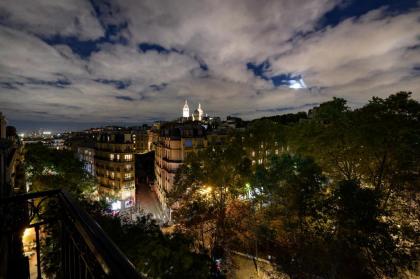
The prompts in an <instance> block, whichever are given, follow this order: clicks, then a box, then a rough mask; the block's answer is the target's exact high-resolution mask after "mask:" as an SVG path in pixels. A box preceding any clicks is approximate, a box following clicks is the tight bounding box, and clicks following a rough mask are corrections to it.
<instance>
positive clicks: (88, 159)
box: [77, 146, 95, 176]
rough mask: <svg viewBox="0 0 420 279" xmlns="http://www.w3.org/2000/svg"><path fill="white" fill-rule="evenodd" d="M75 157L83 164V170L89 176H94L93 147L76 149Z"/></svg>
mask: <svg viewBox="0 0 420 279" xmlns="http://www.w3.org/2000/svg"><path fill="white" fill-rule="evenodd" d="M77 155H78V157H79V160H80V161H81V162H83V167H84V169H85V170H86V171H87V172H88V173H90V174H91V175H93V176H94V175H95V149H94V148H93V147H82V146H80V147H78V148H77Z"/></svg>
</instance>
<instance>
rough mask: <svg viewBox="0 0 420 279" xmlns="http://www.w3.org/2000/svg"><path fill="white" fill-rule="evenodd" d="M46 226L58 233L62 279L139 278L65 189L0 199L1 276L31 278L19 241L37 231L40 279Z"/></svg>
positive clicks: (130, 265) (128, 262)
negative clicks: (42, 233) (42, 236)
mask: <svg viewBox="0 0 420 279" xmlns="http://www.w3.org/2000/svg"><path fill="white" fill-rule="evenodd" d="M47 204H49V206H46V205H47ZM48 223H56V224H58V227H59V229H60V239H59V241H58V243H59V246H60V247H58V248H57V249H58V250H59V251H58V252H59V253H60V255H61V256H60V259H59V267H60V273H61V274H58V277H59V278H141V277H140V275H139V274H138V273H137V272H136V270H135V268H134V266H133V265H132V263H131V262H130V261H129V260H128V259H127V257H126V256H125V255H124V254H123V253H122V252H121V251H120V249H119V248H118V247H117V246H116V245H115V244H114V243H113V242H112V240H111V239H110V238H109V237H108V236H107V235H106V233H105V232H104V231H103V230H102V228H101V227H100V226H99V225H98V224H97V223H96V222H95V221H94V220H93V219H92V217H91V216H90V215H89V214H88V213H87V212H86V211H84V210H83V209H82V208H81V207H80V206H79V205H78V204H77V202H75V201H74V200H73V199H72V198H71V197H70V196H69V195H68V194H67V193H65V192H63V191H61V190H52V191H46V192H35V193H28V194H23V195H17V196H12V197H9V198H5V199H2V200H1V206H0V230H1V234H0V236H1V238H0V240H1V248H2V255H1V258H2V260H1V261H0V270H1V272H0V273H1V274H0V277H2V276H4V277H5V278H28V276H29V263H28V259H27V258H25V257H24V256H23V254H22V245H21V237H22V234H23V231H24V230H25V229H26V228H34V229H35V235H36V262H37V275H38V278H42V277H41V276H42V270H41V267H42V263H41V241H40V229H41V227H42V226H44V225H46V224H48ZM19 243H20V244H19Z"/></svg>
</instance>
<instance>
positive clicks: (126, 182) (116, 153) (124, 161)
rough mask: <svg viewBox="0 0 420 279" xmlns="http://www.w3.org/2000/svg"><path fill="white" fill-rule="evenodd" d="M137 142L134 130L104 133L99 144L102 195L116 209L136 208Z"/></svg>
mask: <svg viewBox="0 0 420 279" xmlns="http://www.w3.org/2000/svg"><path fill="white" fill-rule="evenodd" d="M134 153H135V143H134V142H133V137H132V133H131V132H130V131H126V132H124V131H113V132H104V133H101V134H100V135H98V138H97V141H96V144H95V154H94V168H95V174H96V177H97V180H98V185H99V187H98V193H99V195H100V196H105V197H108V198H109V199H110V200H112V201H113V203H112V209H113V210H124V209H129V208H131V207H133V206H134V205H135V166H134V162H135V161H134Z"/></svg>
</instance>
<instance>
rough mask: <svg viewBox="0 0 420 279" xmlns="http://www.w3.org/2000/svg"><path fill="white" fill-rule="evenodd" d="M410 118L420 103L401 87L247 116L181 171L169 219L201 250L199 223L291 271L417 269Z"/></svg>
mask: <svg viewBox="0 0 420 279" xmlns="http://www.w3.org/2000/svg"><path fill="white" fill-rule="evenodd" d="M419 117H420V104H419V103H418V102H417V101H415V100H413V99H411V93H407V92H399V93H397V94H394V95H391V96H389V97H388V98H385V99H382V98H378V97H374V98H372V100H371V101H370V102H369V103H368V104H366V105H365V106H363V107H361V108H358V109H354V110H352V109H350V107H348V106H347V103H346V101H345V100H344V99H340V98H334V99H333V100H331V101H329V102H325V103H322V104H321V105H320V106H319V107H316V108H314V109H312V110H311V111H310V112H309V113H308V116H307V117H306V114H297V115H296V116H292V115H288V116H287V117H270V118H265V119H261V120H254V121H252V122H251V123H250V125H249V126H248V128H247V129H246V130H245V131H240V132H237V134H236V135H235V136H233V137H232V139H231V142H230V143H228V144H226V145H224V146H223V147H221V146H219V147H214V146H211V147H209V148H208V150H206V151H205V152H203V153H201V154H198V155H193V156H191V157H190V158H189V159H188V160H187V161H186V163H185V164H184V166H183V167H181V168H180V169H179V172H178V173H177V176H176V179H175V181H176V182H175V186H176V187H175V188H174V191H173V192H172V193H170V196H171V198H172V200H171V203H172V204H173V205H175V208H177V210H176V212H175V216H176V217H177V218H178V221H179V222H180V224H181V227H182V229H183V232H184V233H186V234H189V235H191V236H192V237H194V238H195V240H196V243H199V247H200V249H206V248H209V249H210V250H211V249H214V248H215V246H211V245H209V243H206V241H205V237H203V231H206V232H208V231H209V230H210V231H212V232H217V231H218V230H220V228H223V231H222V234H219V235H218V237H219V238H220V237H221V238H222V239H223V241H222V242H220V243H219V245H220V244H222V245H223V247H224V248H225V253H226V252H228V251H229V250H230V249H235V250H241V249H242V251H243V252H247V253H250V254H254V255H258V256H261V257H265V256H268V255H270V256H271V257H272V258H273V259H275V262H276V263H277V264H279V267H281V268H282V269H283V270H286V271H287V272H288V273H289V274H290V275H291V276H292V277H295V278H313V277H314V276H321V277H324V278H325V277H328V278H383V277H395V276H398V275H399V274H401V273H403V272H406V271H409V270H415V269H417V268H418V266H416V265H417V263H418V261H419V250H418V248H417V247H416V243H418V242H419V238H418V235H419V233H420V221H419V220H420V213H419V212H420V210H419V206H420V203H419V201H420V191H419V189H420V176H419V175H420V118H419ZM274 151H275V152H274ZM279 151H280V152H279ZM273 154H279V155H273ZM209 185H211V187H212V189H215V191H212V194H211V195H207V194H206V195H204V196H203V194H202V193H203V192H205V191H206V190H205V189H206V187H207V186H209ZM200 193H201V194H200ZM216 193H219V194H216ZM220 216H222V218H221V217H220ZM220 218H221V219H220ZM220 220H223V222H220ZM216 238H217V237H216ZM226 254H228V253H226Z"/></svg>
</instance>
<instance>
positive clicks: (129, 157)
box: [124, 154, 133, 161]
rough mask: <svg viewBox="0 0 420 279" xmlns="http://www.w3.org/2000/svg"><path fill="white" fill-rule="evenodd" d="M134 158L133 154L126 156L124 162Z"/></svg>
mask: <svg viewBox="0 0 420 279" xmlns="http://www.w3.org/2000/svg"><path fill="white" fill-rule="evenodd" d="M132 158H133V155H132V154H125V155H124V160H127V161H130V160H131V159H132Z"/></svg>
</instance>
